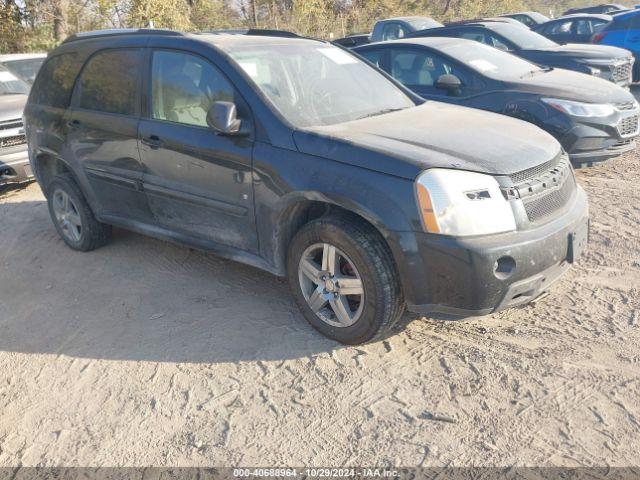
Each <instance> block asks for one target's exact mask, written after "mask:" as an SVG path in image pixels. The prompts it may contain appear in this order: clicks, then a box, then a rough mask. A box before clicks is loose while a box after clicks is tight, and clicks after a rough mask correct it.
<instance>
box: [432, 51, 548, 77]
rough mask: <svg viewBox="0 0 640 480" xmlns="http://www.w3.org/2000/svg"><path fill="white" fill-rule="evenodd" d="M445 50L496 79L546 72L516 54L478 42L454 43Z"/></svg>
mask: <svg viewBox="0 0 640 480" xmlns="http://www.w3.org/2000/svg"><path fill="white" fill-rule="evenodd" d="M443 51H444V52H445V53H446V54H448V55H449V56H451V57H453V58H455V59H456V60H458V61H460V62H462V63H464V64H465V65H467V66H468V67H470V68H472V69H474V70H476V71H477V72H479V73H481V74H483V75H486V76H487V77H490V78H493V79H495V80H507V79H512V80H513V79H518V78H523V77H526V76H530V75H535V74H536V73H541V72H544V71H545V70H543V69H542V68H540V67H539V66H537V65H534V64H533V63H529V62H527V61H526V60H523V59H521V58H519V57H516V56H515V55H512V54H510V53H506V52H503V51H501V50H498V49H497V48H493V47H489V46H487V45H484V44H482V43H477V42H464V43H462V44H452V45H448V46H447V47H446V48H443Z"/></svg>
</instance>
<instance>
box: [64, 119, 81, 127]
mask: <svg viewBox="0 0 640 480" xmlns="http://www.w3.org/2000/svg"><path fill="white" fill-rule="evenodd" d="M80 125H81V123H80V120H69V121H68V122H67V126H68V127H69V128H80Z"/></svg>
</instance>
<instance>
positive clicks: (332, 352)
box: [0, 151, 640, 467]
mask: <svg viewBox="0 0 640 480" xmlns="http://www.w3.org/2000/svg"><path fill="white" fill-rule="evenodd" d="M639 157H640V151H639V152H635V153H634V154H631V155H627V156H626V157H623V158H620V159H617V160H615V161H611V162H609V163H607V164H606V165H603V166H600V167H597V168H592V169H589V170H583V171H580V172H579V173H578V179H579V182H580V183H581V184H582V185H583V186H584V187H585V188H586V190H587V191H588V193H589V196H590V200H591V212H592V217H591V218H592V236H591V243H590V248H589V250H588V252H587V253H586V256H585V257H584V259H583V260H582V261H581V263H580V264H579V265H578V266H577V267H576V268H574V269H573V270H572V271H571V272H570V273H569V274H568V275H567V276H566V277H565V278H564V279H563V280H562V281H561V282H560V283H559V284H557V285H556V287H555V288H554V290H553V291H552V293H551V295H550V296H548V297H546V298H545V299H543V300H541V301H539V302H538V303H536V304H535V305H531V306H528V307H525V308H521V309H517V310H511V311H507V312H503V313H501V314H497V315H494V316H491V317H488V318H482V319H472V320H467V321H462V322H440V321H433V320H429V319H424V318H423V319H420V318H415V317H413V316H410V315H406V316H405V319H404V321H403V322H402V323H401V325H399V326H398V327H397V329H396V330H397V331H396V334H395V335H393V336H392V337H390V338H389V339H388V340H386V341H383V342H380V343H376V344H371V345H367V346H364V347H359V348H347V347H344V346H341V345H339V344H337V343H335V342H332V341H329V340H326V339H324V338H323V337H321V336H320V335H319V334H318V333H316V332H315V331H314V330H313V329H312V328H311V327H309V326H308V325H307V323H306V322H305V321H304V319H303V318H302V316H301V315H300V314H299V313H298V311H297V309H296V307H295V305H294V303H293V301H292V299H291V297H290V295H289V293H288V290H287V286H286V284H285V283H284V282H282V281H279V280H277V279H275V278H274V277H272V276H270V275H268V274H266V273H263V272H261V271H258V270H256V269H253V268H251V267H247V266H243V265H241V264H238V263H234V262H231V261H227V260H223V259H220V258H217V257H215V256H213V255H208V254H204V253H200V252H198V251H193V250H190V249H188V248H184V247H180V246H175V245H171V244H168V243H164V242H161V241H157V240H153V239H150V238H146V237H143V236H140V235H137V234H133V233H130V232H127V231H124V230H116V231H115V234H114V239H113V242H112V243H111V244H110V245H109V246H107V247H105V248H102V249H100V250H98V251H95V252H91V253H87V254H82V253H75V252H73V251H71V250H70V249H68V248H67V247H66V246H65V245H64V244H63V242H62V240H60V239H59V238H58V236H57V234H56V232H55V230H54V228H53V226H52V224H51V221H50V220H49V216H48V213H47V209H46V205H45V202H44V201H43V197H42V194H41V193H40V190H39V188H38V187H37V185H31V186H29V187H27V188H24V189H16V190H11V191H9V192H6V193H5V194H4V195H3V196H2V197H0V225H1V226H2V227H1V229H0V466H16V465H22V466H36V465H39V466H62V465H64V466H146V465H157V466H196V465H197V466H205V465H207V466H223V465H227V466H255V465H260V466H275V465H278V466H362V465H376V466H392V465H395V466H406V467H408V466H472V465H473V466H482V465H491V466H525V465H528V466H542V465H544V466H577V465H582V466H638V465H640V453H639V451H638V445H640V401H639V400H638V399H639V398H640V327H639V326H638V323H639V321H640V186H639V185H640V161H639Z"/></svg>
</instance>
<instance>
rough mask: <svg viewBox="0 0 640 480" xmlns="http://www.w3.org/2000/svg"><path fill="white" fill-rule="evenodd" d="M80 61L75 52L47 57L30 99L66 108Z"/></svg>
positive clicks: (42, 103)
mask: <svg viewBox="0 0 640 480" xmlns="http://www.w3.org/2000/svg"><path fill="white" fill-rule="evenodd" d="M81 66H82V62H81V61H80V59H79V58H78V56H77V55H76V54H75V53H63V54H62V55H56V56H55V57H51V58H49V59H48V60H47V61H46V62H45V63H44V65H43V66H42V68H41V69H40V74H39V75H38V76H37V78H36V82H35V84H34V86H33V89H32V92H31V101H32V102H34V103H38V104H41V105H49V106H51V107H59V108H67V107H68V106H69V100H70V98H71V91H72V90H73V85H74V83H75V80H76V76H77V75H78V72H79V71H80V67H81Z"/></svg>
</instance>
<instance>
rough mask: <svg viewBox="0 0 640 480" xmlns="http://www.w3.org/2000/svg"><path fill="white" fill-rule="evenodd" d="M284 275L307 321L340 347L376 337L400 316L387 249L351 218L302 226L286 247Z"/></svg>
mask: <svg viewBox="0 0 640 480" xmlns="http://www.w3.org/2000/svg"><path fill="white" fill-rule="evenodd" d="M287 275H288V280H289V286H290V288H291V291H292V293H293V295H294V297H295V299H296V302H297V303H298V306H299V307H300V309H301V311H302V313H303V315H304V316H305V318H306V319H307V321H308V322H309V323H310V324H311V325H312V326H313V327H314V328H316V329H317V330H319V331H320V332H322V333H323V334H324V335H326V336H327V337H329V338H332V339H334V340H337V341H339V342H341V343H345V344H350V345H356V344H360V343H365V342H368V341H371V340H372V339H374V338H377V337H380V336H382V335H383V334H384V333H385V332H386V331H387V330H388V329H389V328H391V326H392V325H393V324H394V323H395V322H396V321H397V320H398V318H399V317H400V316H401V315H402V311H403V310H404V300H403V297H402V292H401V289H400V284H399V281H398V275H397V273H396V271H395V268H394V265H393V263H392V260H391V256H390V253H389V251H388V248H387V247H386V245H385V244H384V242H383V240H382V238H381V237H380V235H379V234H378V233H377V232H376V231H374V230H373V228H371V227H369V226H367V225H366V224H364V223H363V222H361V221H360V220H359V219H356V218H351V217H347V216H344V217H343V216H329V217H323V218H320V219H318V220H315V221H313V222H311V223H309V224H307V225H305V226H304V227H303V228H302V229H301V230H300V231H299V232H298V234H297V235H296V236H295V238H294V239H293V241H292V243H291V247H290V250H289V256H288V262H287Z"/></svg>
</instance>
